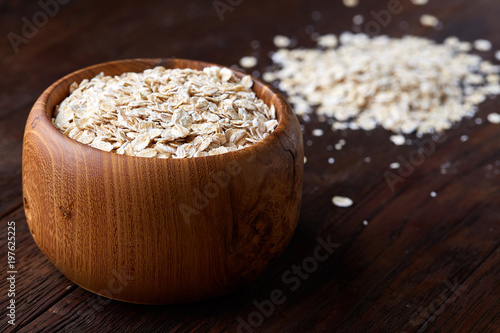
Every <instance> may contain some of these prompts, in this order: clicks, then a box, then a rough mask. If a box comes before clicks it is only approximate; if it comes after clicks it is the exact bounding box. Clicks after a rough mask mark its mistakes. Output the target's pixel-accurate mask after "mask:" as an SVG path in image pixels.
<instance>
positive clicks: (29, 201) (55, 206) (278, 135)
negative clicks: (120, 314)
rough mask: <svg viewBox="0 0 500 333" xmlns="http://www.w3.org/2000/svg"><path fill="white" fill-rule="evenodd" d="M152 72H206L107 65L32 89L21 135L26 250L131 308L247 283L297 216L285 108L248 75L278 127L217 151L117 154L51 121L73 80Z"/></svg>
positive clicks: (298, 157)
mask: <svg viewBox="0 0 500 333" xmlns="http://www.w3.org/2000/svg"><path fill="white" fill-rule="evenodd" d="M159 65H161V66H164V67H165V68H193V69H198V70H202V69H203V68H205V67H209V66H213V64H210V63H203V62H199V61H188V60H183V59H166V60H164V59H133V60H122V61H113V62H108V63H104V64H99V65H95V66H91V67H89V68H85V69H82V70H79V71H77V72H75V73H72V74H70V75H68V76H65V77H64V78H62V79H61V80H59V81H57V82H56V83H54V84H53V85H51V86H50V87H49V88H48V89H47V90H46V91H44V93H43V94H42V96H41V97H40V98H39V99H38V100H37V101H36V103H35V106H34V107H33V109H32V110H31V112H30V115H29V117H28V121H27V123H26V128H25V134H24V144H23V202H24V211H25V215H26V221H27V222H28V226H29V229H30V232H31V234H32V236H33V238H34V240H35V241H36V243H37V245H38V246H39V247H40V249H41V250H42V251H43V252H44V253H45V255H47V257H48V258H49V259H50V260H51V261H52V263H54V265H55V266H56V267H57V268H59V270H60V271H61V272H62V273H64V275H65V276H66V277H68V279H70V280H71V281H73V282H75V283H76V284H77V285H79V286H81V287H83V288H85V289H87V290H90V291H93V292H96V293H98V294H100V295H103V296H108V297H110V298H113V299H117V300H122V301H128V302H133V303H142V304H175V303H187V302H193V301H200V300H205V299H209V298H213V297H216V296H221V295H224V294H227V293H228V292H230V291H233V290H235V289H236V288H237V287H241V286H242V285H248V284H249V283H251V282H253V281H254V280H255V279H256V278H257V277H258V276H259V275H260V274H261V273H262V272H263V271H264V269H266V268H267V267H268V266H269V264H270V263H273V262H274V261H276V259H277V258H278V257H279V256H280V255H281V254H282V253H283V251H284V250H285V248H286V246H287V245H288V243H289V242H290V240H291V238H292V235H293V232H294V230H295V227H296V225H297V220H298V218H299V209H300V202H301V194H302V178H303V169H304V162H303V161H304V151H303V144H302V134H301V130H300V127H299V122H298V121H297V118H296V117H295V115H294V114H293V111H292V109H291V108H290V107H289V106H288V104H287V103H286V102H285V101H284V99H283V98H282V97H281V96H280V95H278V94H276V93H275V92H273V90H272V89H271V88H270V87H269V86H266V85H264V84H263V83H261V82H259V81H257V80H255V82H254V84H253V90H254V91H255V92H256V94H257V96H258V97H259V98H261V99H262V100H263V101H264V102H265V103H266V104H268V105H273V106H274V107H275V109H276V115H277V118H278V121H279V124H278V127H276V129H275V130H274V131H273V133H271V134H270V135H268V136H267V137H266V138H265V139H264V140H262V141H261V142H259V143H256V144H255V145H252V147H250V148H248V149H243V150H239V151H234V152H229V153H226V154H221V155H215V156H206V157H200V158H183V159H161V158H151V159H149V158H142V157H135V156H126V155H119V154H114V153H108V152H105V151H102V150H97V149H93V148H91V147H88V146H86V145H82V144H80V143H78V142H76V141H74V140H72V139H70V138H68V137H66V136H64V135H63V134H62V133H61V132H60V131H59V130H58V129H56V128H55V127H54V125H53V124H52V122H51V120H50V118H51V117H52V115H53V112H54V108H55V106H56V105H58V104H60V103H61V102H62V100H64V99H65V98H66V97H67V96H68V94H69V87H70V85H71V84H72V83H73V82H81V81H83V80H84V79H91V78H93V77H94V76H96V75H98V74H99V73H101V72H103V73H104V74H105V75H113V76H114V75H119V74H122V73H126V72H132V71H133V72H142V71H144V70H145V69H148V68H154V67H156V66H159ZM236 74H237V75H238V76H239V77H240V78H242V77H243V76H244V74H243V73H236ZM47 115H48V116H47ZM126 277H127V278H126Z"/></svg>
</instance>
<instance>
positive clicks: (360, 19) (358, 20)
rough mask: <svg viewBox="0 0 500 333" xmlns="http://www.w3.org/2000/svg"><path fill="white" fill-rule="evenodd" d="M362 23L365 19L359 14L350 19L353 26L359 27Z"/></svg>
mask: <svg viewBox="0 0 500 333" xmlns="http://www.w3.org/2000/svg"><path fill="white" fill-rule="evenodd" d="M364 21H365V18H364V17H363V15H361V14H358V15H354V17H353V18H352V23H353V24H355V25H361V24H363V22H364Z"/></svg>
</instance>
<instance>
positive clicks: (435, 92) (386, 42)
mask: <svg viewBox="0 0 500 333" xmlns="http://www.w3.org/2000/svg"><path fill="white" fill-rule="evenodd" d="M314 40H316V41H317V42H318V48H314V49H304V48H296V49H280V50H278V51H277V52H275V53H273V54H272V57H271V58H272V61H273V64H274V66H275V67H274V68H275V69H274V70H272V71H270V72H266V73H264V78H266V81H271V80H272V81H273V82H274V84H275V85H276V86H277V88H279V89H280V90H281V91H283V92H285V93H286V94H287V96H288V102H290V104H292V106H293V109H294V111H295V113H296V114H297V115H299V116H301V117H302V120H303V121H304V122H308V121H309V120H310V114H312V113H314V114H316V115H317V116H318V120H320V121H327V122H328V124H329V125H330V126H331V128H332V130H333V131H338V130H364V131H371V130H373V129H375V128H376V127H379V126H380V127H383V128H384V129H386V130H389V131H391V132H393V133H394V134H395V135H398V136H396V137H394V140H393V142H394V141H395V144H401V145H403V144H405V138H404V137H403V136H402V135H406V134H411V133H415V134H416V135H417V137H421V136H422V135H424V134H434V133H441V132H443V131H445V130H447V129H449V128H451V127H452V125H453V124H454V123H456V122H459V121H460V120H462V119H463V118H464V117H472V116H474V114H475V112H476V110H477V106H478V105H479V104H481V103H482V102H483V101H485V100H486V99H487V98H488V97H494V96H496V95H500V77H499V76H498V73H500V66H498V65H494V64H492V63H490V62H488V61H486V60H483V59H482V58H481V57H480V56H477V55H473V54H469V53H468V52H470V51H471V48H472V46H471V43H468V42H462V41H460V40H459V39H458V38H457V37H453V36H452V37H449V38H447V39H446V40H445V42H444V43H442V44H439V43H436V42H434V41H432V40H430V39H426V38H422V37H416V36H405V37H403V38H390V37H388V36H376V37H370V36H368V35H366V34H363V33H358V34H354V33H352V32H344V33H342V34H340V36H338V37H337V36H336V35H333V34H330V35H324V36H319V35H318V36H314ZM387 58H390V59H393V61H392V62H388V61H387ZM268 73H269V74H268ZM267 79H269V80H267ZM399 135H401V137H399ZM339 147H340V146H336V148H339Z"/></svg>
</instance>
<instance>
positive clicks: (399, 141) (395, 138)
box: [389, 135, 406, 146]
mask: <svg viewBox="0 0 500 333" xmlns="http://www.w3.org/2000/svg"><path fill="white" fill-rule="evenodd" d="M389 139H390V140H391V141H392V143H394V144H395V145H396V146H402V145H404V144H405V142H406V139H405V137H404V136H402V135H391V137H390V138H389Z"/></svg>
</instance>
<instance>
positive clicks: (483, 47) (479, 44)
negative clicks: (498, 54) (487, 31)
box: [474, 39, 492, 52]
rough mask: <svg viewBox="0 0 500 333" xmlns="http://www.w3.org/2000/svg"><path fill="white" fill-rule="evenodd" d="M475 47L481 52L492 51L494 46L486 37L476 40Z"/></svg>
mask: <svg viewBox="0 0 500 333" xmlns="http://www.w3.org/2000/svg"><path fill="white" fill-rule="evenodd" d="M474 48H475V49H476V50H478V51H481V52H486V51H490V50H491V48H492V45H491V42H490V41H489V40H486V39H478V40H476V41H475V42H474Z"/></svg>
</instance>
